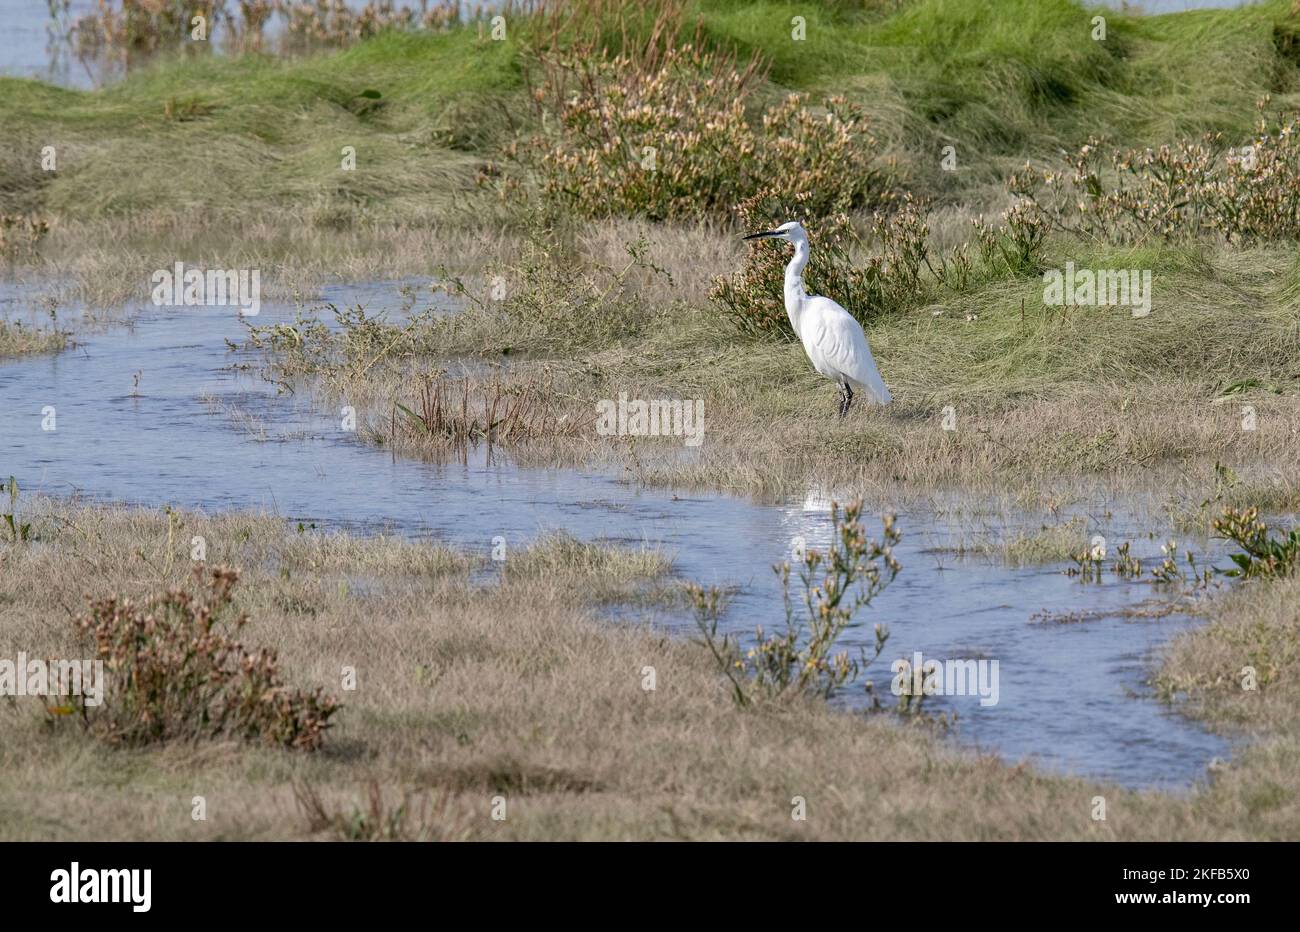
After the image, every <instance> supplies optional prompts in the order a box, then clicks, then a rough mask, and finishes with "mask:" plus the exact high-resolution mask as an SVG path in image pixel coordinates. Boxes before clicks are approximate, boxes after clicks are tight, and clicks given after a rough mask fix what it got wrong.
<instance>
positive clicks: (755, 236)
mask: <svg viewBox="0 0 1300 932" xmlns="http://www.w3.org/2000/svg"><path fill="white" fill-rule="evenodd" d="M780 235H781V231H780V230H767V231H765V232H763V233H750V234H749V235H748V236H746V237H745V239H771V238H772V237H774V236H780Z"/></svg>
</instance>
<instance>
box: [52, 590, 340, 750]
mask: <svg viewBox="0 0 1300 932" xmlns="http://www.w3.org/2000/svg"><path fill="white" fill-rule="evenodd" d="M194 575H195V578H196V580H201V579H202V577H203V569H202V568H201V567H196V569H195V573H194ZM238 579H239V574H238V572H236V571H235V570H231V569H225V568H215V569H213V570H212V571H211V573H210V577H209V578H208V580H207V582H206V585H205V586H203V587H202V588H201V589H200V591H199V593H198V595H192V594H190V593H189V592H186V591H184V590H181V589H169V590H168V591H167V592H165V593H162V594H161V595H156V596H154V597H152V598H151V599H149V601H148V602H147V603H145V605H143V606H138V605H135V604H134V603H133V602H131V600H130V599H125V600H120V601H119V600H118V599H117V598H116V597H110V598H104V599H97V600H94V601H92V602H91V604H90V613H89V614H88V615H86V616H83V617H82V618H80V619H78V620H77V627H78V628H79V629H80V630H81V631H82V632H83V633H84V634H88V635H89V636H90V637H91V638H92V639H93V641H94V645H95V654H94V656H95V658H96V659H98V660H102V661H103V662H104V667H105V674H106V676H108V677H109V678H110V682H109V684H108V688H107V689H106V690H105V694H104V701H103V704H102V705H100V706H98V707H96V708H95V709H94V710H93V712H92V710H91V709H89V708H83V709H82V710H81V711H82V712H83V714H84V715H85V718H86V721H87V722H88V723H89V726H90V728H91V729H92V730H94V731H97V732H99V733H100V734H101V735H103V736H104V737H105V738H106V739H107V740H108V741H110V742H112V743H115V744H116V743H121V744H133V745H137V744H147V743H151V742H155V741H167V740H172V739H177V738H180V739H197V738H211V737H220V736H235V737H240V738H244V739H246V740H250V741H261V742H263V743H266V744H272V745H280V746H283V747H289V748H300V749H303V750H309V751H310V750H316V749H317V748H319V747H320V745H321V742H322V741H323V740H324V737H325V730H326V729H327V728H328V727H329V719H330V717H331V716H332V715H333V714H334V713H335V712H336V711H338V708H339V706H338V703H337V702H336V701H335V700H334V698H333V697H331V696H328V695H326V694H324V693H323V692H322V691H321V690H320V689H319V688H318V689H316V690H315V691H314V692H310V693H307V692H302V691H300V690H296V689H290V688H288V687H287V686H285V685H284V684H283V683H282V682H281V677H280V667H279V662H278V660H277V659H276V655H275V652H274V651H272V650H269V649H267V648H265V647H264V648H261V649H259V650H257V651H250V650H248V649H246V648H245V647H244V645H243V644H241V643H240V642H239V641H236V640H235V639H234V635H235V634H237V633H238V632H239V629H240V628H242V627H243V626H244V625H245V624H246V623H247V622H248V616H247V615H234V616H233V617H232V614H231V609H230V605H231V590H232V589H234V586H235V583H236V582H237V581H238Z"/></svg>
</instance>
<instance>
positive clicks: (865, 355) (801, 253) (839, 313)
mask: <svg viewBox="0 0 1300 932" xmlns="http://www.w3.org/2000/svg"><path fill="white" fill-rule="evenodd" d="M745 239H783V240H785V241H786V242H788V243H791V244H793V245H794V258H792V259H791V260H790V264H789V265H787V266H786V267H785V312H786V314H787V315H788V316H789V318H790V326H791V327H793V328H794V332H795V334H796V335H797V336H798V337H799V341H800V342H801V343H803V348H804V351H805V352H806V353H807V354H808V358H809V360H811V361H812V364H813V368H814V369H816V370H817V371H818V372H820V373H821V374H822V375H824V376H826V378H828V379H830V380H832V381H833V382H836V383H837V384H838V385H839V386H840V389H841V392H842V394H841V397H840V416H844V415H846V414H848V412H849V406H850V405H852V404H853V389H854V387H856V388H859V389H861V390H862V391H865V392H866V393H867V396H868V397H869V398H870V399H871V400H872V401H873V402H874V403H875V404H879V405H887V404H889V402H890V400H891V396H890V394H889V389H888V388H886V387H885V383H884V380H883V379H881V378H880V371H879V370H878V369H877V368H876V360H875V358H874V357H872V355H871V347H869V346H868V345H867V335H866V334H865V333H863V332H862V325H861V324H859V323H858V322H857V320H856V319H854V317H853V315H852V314H850V313H849V312H848V311H846V310H844V308H842V307H840V306H839V305H838V304H836V303H835V302H834V301H832V300H831V299H830V298H827V297H823V296H821V295H810V294H808V293H807V292H806V291H805V290H804V286H803V270H804V266H806V265H807V264H808V234H807V233H805V232H804V228H803V227H802V226H801V225H800V224H799V223H798V221H793V220H792V221H790V222H789V223H783V224H781V225H780V226H779V227H777V228H776V229H775V230H769V231H767V232H765V233H753V234H750V235H749V236H746V237H745Z"/></svg>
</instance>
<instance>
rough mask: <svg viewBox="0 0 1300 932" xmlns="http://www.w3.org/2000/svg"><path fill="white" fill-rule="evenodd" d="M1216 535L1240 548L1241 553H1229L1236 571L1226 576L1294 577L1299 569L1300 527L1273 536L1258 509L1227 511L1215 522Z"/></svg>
mask: <svg viewBox="0 0 1300 932" xmlns="http://www.w3.org/2000/svg"><path fill="white" fill-rule="evenodd" d="M1214 533H1215V536H1217V537H1221V538H1223V539H1224V540H1230V541H1232V542H1233V543H1235V544H1237V545H1238V546H1239V547H1241V552H1239V553H1233V554H1229V558H1230V559H1231V560H1232V562H1233V563H1235V564H1236V568H1235V569H1231V570H1228V571H1227V572H1226V573H1225V574H1224V575H1226V576H1242V577H1247V578H1249V577H1256V576H1264V577H1277V576H1291V575H1293V574H1294V573H1295V572H1296V570H1297V568H1300V528H1292V529H1291V530H1290V531H1289V532H1287V533H1286V535H1285V536H1283V537H1273V536H1272V532H1271V528H1269V526H1268V525H1267V524H1265V523H1264V522H1263V521H1261V520H1259V509H1258V508H1255V507H1253V506H1252V507H1250V508H1225V509H1224V510H1223V515H1222V516H1221V517H1218V518H1215V519H1214Z"/></svg>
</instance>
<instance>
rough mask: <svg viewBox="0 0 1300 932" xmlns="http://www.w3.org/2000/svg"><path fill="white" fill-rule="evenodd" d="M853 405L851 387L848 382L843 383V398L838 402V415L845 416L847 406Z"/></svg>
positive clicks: (846, 414)
mask: <svg viewBox="0 0 1300 932" xmlns="http://www.w3.org/2000/svg"><path fill="white" fill-rule="evenodd" d="M852 406H853V388H852V386H850V385H849V383H848V382H845V383H844V400H843V402H842V403H841V404H840V417H847V416H848V414H849V408H851V407H852Z"/></svg>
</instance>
